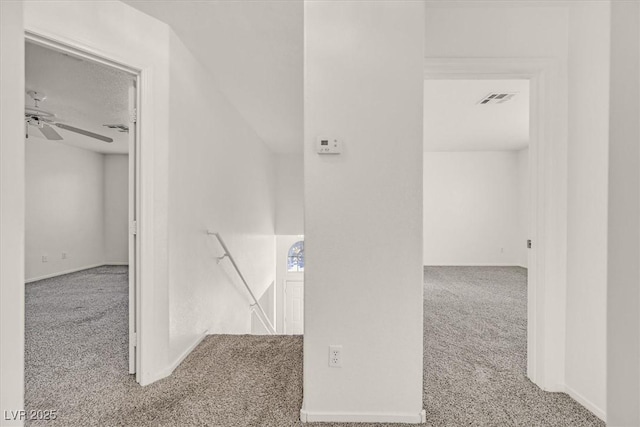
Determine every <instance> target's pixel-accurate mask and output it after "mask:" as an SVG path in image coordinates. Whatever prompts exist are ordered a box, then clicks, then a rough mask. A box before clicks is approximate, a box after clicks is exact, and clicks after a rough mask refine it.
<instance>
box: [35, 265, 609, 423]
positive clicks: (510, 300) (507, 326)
mask: <svg viewBox="0 0 640 427" xmlns="http://www.w3.org/2000/svg"><path fill="white" fill-rule="evenodd" d="M424 309H425V359H424V360H425V377H424V391H425V395H424V407H425V408H426V411H427V420H428V424H427V425H429V426H454V425H456V426H457V425H486V426H508V425H541V426H568V425H571V426H601V425H603V423H602V422H601V421H599V420H598V419H597V418H596V417H594V416H593V415H591V414H590V413H589V412H588V411H587V410H586V409H584V408H582V407H581V406H580V405H578V404H577V403H576V402H574V401H573V400H572V399H570V398H569V397H568V396H567V395H565V394H560V393H545V392H542V391H541V390H539V389H538V388H537V387H536V386H535V385H533V384H532V383H531V382H530V381H529V380H527V379H526V377H525V367H526V354H525V350H526V338H525V333H526V271H525V270H524V269H521V268H519V267H425V301H424ZM126 355H127V275H126V267H100V268H96V269H91V270H86V271H83V272H79V273H73V274H70V275H66V276H60V277H58V278H53V279H47V280H43V281H40V282H36V283H33V284H28V285H27V363H26V366H27V378H26V380H27V396H26V397H27V409H57V410H58V418H57V420H56V421H53V422H44V421H41V422H38V423H36V422H32V423H31V424H30V425H45V424H46V425H65V426H89V425H95V426H113V425H131V426H134V425H135V426H156V425H167V426H178V425H180V426H188V425H192V426H197V425H212V426H233V427H235V426H238V427H240V426H255V427H258V426H273V427H275V426H292V425H301V423H300V422H299V408H300V406H301V404H302V337H300V336H271V337H270V336H250V335H212V336H209V337H208V338H206V339H205V340H204V341H203V342H202V343H201V344H200V345H199V346H198V347H197V348H196V349H195V350H194V352H193V353H192V354H191V355H190V356H189V357H188V358H187V359H186V360H185V361H184V363H183V364H182V365H180V366H179V367H178V369H177V370H176V371H175V372H174V374H173V375H172V376H171V377H169V378H167V379H165V380H161V381H159V382H157V383H155V384H152V385H150V386H148V387H144V388H142V387H140V386H138V385H137V384H136V383H135V381H134V379H133V377H132V376H129V375H128V374H127V373H126V372H127V359H126V357H127V356H126ZM323 425H330V424H323ZM341 425H346V424H341ZM357 425H358V426H362V425H363V424H357Z"/></svg>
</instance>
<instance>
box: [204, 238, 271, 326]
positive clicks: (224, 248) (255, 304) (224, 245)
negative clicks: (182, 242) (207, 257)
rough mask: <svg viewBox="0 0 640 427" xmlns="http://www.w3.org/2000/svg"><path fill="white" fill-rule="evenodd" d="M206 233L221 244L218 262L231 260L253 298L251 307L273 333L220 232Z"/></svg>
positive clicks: (265, 315) (265, 314) (267, 319)
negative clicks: (222, 252)
mask: <svg viewBox="0 0 640 427" xmlns="http://www.w3.org/2000/svg"><path fill="white" fill-rule="evenodd" d="M207 234H208V235H210V236H215V237H216V239H218V242H219V243H220V246H222V249H223V250H224V255H222V256H221V257H218V263H220V261H222V260H223V259H225V258H229V261H231V264H232V265H233V268H234V269H235V270H236V273H238V276H240V280H242V283H243V284H244V287H245V288H247V291H248V292H249V295H251V299H252V300H253V304H251V307H258V310H259V312H260V315H259V316H258V318H259V319H260V321H261V322H262V324H263V325H264V327H265V328H266V329H267V332H269V334H270V335H273V334H274V333H275V330H276V329H275V328H274V327H273V325H272V324H271V322H270V321H269V318H268V317H267V313H265V311H264V309H263V308H262V306H261V305H260V303H259V302H258V299H257V298H256V296H255V295H254V294H253V291H252V290H251V288H250V287H249V284H248V283H247V281H246V279H245V278H244V276H243V275H242V273H241V272H240V269H239V268H238V264H236V261H235V260H234V259H233V256H231V253H229V249H228V248H227V245H226V244H225V243H224V240H222V237H220V233H216V232H213V231H209V230H207Z"/></svg>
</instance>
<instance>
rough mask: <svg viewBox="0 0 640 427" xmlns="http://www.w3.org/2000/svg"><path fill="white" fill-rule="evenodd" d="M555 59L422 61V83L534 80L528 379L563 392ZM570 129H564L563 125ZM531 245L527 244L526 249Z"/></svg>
mask: <svg viewBox="0 0 640 427" xmlns="http://www.w3.org/2000/svg"><path fill="white" fill-rule="evenodd" d="M562 75H563V74H562V70H561V68H560V65H559V63H558V61H557V60H555V59H546V58H425V62H424V78H425V80H438V79H440V80H454V79H464V80H470V79H526V80H529V82H530V113H529V129H530V144H529V171H528V174H529V186H530V188H529V204H530V205H529V227H528V228H529V236H530V237H529V238H530V239H531V240H532V242H533V246H532V248H531V249H529V252H528V277H529V283H528V290H527V376H528V377H529V378H530V379H531V381H533V382H534V383H535V384H537V385H538V386H539V387H540V388H542V389H543V390H547V391H564V385H563V384H564V352H565V347H564V341H565V318H566V312H565V311H566V309H565V304H564V301H565V300H566V265H567V260H566V199H567V195H566V176H567V165H566V161H565V162H563V161H562V160H563V159H566V149H567V140H566V128H563V124H562V120H558V119H557V117H561V116H562V114H563V113H564V114H566V109H565V111H564V112H563V110H562V108H563V106H566V103H567V99H566V98H567V96H566V93H565V92H566V91H564V92H563V91H561V90H558V88H559V87H561V86H562ZM564 126H566V125H564ZM525 243H526V242H522V244H523V245H524V244H525Z"/></svg>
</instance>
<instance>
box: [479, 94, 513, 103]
mask: <svg viewBox="0 0 640 427" xmlns="http://www.w3.org/2000/svg"><path fill="white" fill-rule="evenodd" d="M516 94H517V92H503V93H500V92H493V93H490V94H489V95H487V96H485V97H484V98H482V99H481V100H480V101H479V102H478V104H481V105H487V104H502V103H503V102H507V101H508V100H510V99H511V98H513V97H514V96H516Z"/></svg>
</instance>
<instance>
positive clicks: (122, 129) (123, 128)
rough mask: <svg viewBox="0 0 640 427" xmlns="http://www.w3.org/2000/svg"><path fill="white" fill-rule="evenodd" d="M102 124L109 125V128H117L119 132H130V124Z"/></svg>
mask: <svg viewBox="0 0 640 427" xmlns="http://www.w3.org/2000/svg"><path fill="white" fill-rule="evenodd" d="M102 126H105V127H108V128H109V129H115V130H117V131H118V132H127V133H129V126H127V125H120V124H114V125H111V124H106V125H102Z"/></svg>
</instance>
